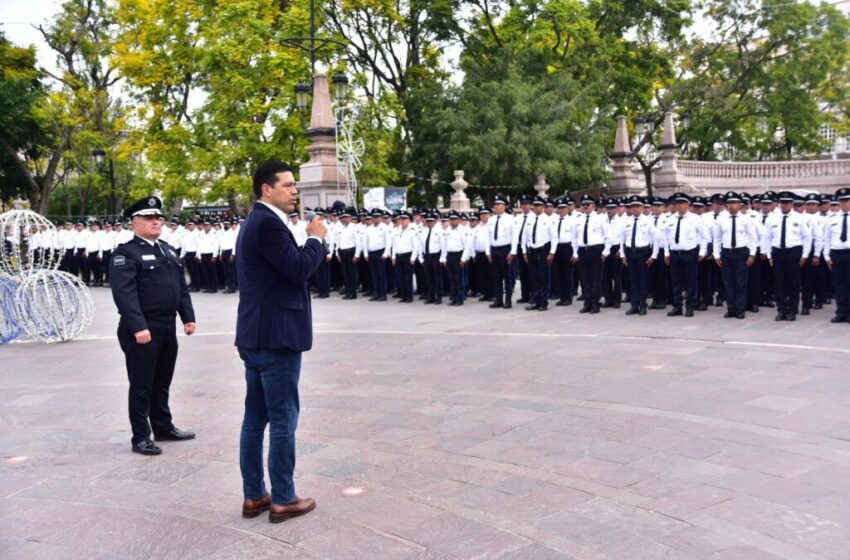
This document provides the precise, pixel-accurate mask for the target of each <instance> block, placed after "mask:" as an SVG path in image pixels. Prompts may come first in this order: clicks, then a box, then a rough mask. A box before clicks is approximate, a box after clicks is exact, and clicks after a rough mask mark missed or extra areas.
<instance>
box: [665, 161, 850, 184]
mask: <svg viewBox="0 0 850 560" xmlns="http://www.w3.org/2000/svg"><path fill="white" fill-rule="evenodd" d="M678 166H679V173H680V175H681V176H682V177H683V178H685V179H779V178H801V179H802V178H809V177H839V176H844V177H850V159H845V160H801V161H758V162H721V161H688V160H682V159H680V160H679V161H678Z"/></svg>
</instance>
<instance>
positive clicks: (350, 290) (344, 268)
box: [339, 247, 357, 297]
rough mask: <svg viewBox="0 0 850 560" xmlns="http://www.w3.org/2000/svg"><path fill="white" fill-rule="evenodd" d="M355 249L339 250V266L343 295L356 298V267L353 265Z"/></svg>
mask: <svg viewBox="0 0 850 560" xmlns="http://www.w3.org/2000/svg"><path fill="white" fill-rule="evenodd" d="M355 250H356V249H355V248H354V247H352V248H351V249H340V250H339V265H340V270H341V273H342V282H343V288H342V289H343V293H344V294H345V295H347V296H352V297H357V265H356V264H354V252H355Z"/></svg>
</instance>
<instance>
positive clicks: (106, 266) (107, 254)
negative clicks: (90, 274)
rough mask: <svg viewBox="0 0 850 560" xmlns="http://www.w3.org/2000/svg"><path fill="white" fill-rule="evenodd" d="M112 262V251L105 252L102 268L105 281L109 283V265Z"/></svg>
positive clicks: (101, 261) (101, 262)
mask: <svg viewBox="0 0 850 560" xmlns="http://www.w3.org/2000/svg"><path fill="white" fill-rule="evenodd" d="M111 261H112V251H103V256H102V257H101V259H100V266H101V267H103V279H104V281H106V282H109V263H110V262H111Z"/></svg>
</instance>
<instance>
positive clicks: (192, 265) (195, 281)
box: [183, 251, 202, 290]
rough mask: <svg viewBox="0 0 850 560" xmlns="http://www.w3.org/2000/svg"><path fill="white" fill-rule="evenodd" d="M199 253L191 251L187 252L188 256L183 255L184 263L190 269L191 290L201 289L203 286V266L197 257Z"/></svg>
mask: <svg viewBox="0 0 850 560" xmlns="http://www.w3.org/2000/svg"><path fill="white" fill-rule="evenodd" d="M196 257H197V254H196V253H195V251H190V252H187V253H186V256H185V257H183V265H184V268H185V269H186V270H188V271H189V289H190V290H200V289H201V287H202V284H201V267H200V264H199V263H198V261H197V260H195V258H196Z"/></svg>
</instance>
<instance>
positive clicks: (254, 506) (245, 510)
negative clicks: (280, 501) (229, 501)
mask: <svg viewBox="0 0 850 560" xmlns="http://www.w3.org/2000/svg"><path fill="white" fill-rule="evenodd" d="M271 505H272V497H271V495H270V494H266V495H265V496H263V497H262V498H260V499H259V500H245V501H244V502H242V517H244V518H246V519H251V518H254V517H257V516H258V515H260V514H261V513H263V512H264V511H266V510H267V509H269V506H271Z"/></svg>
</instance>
